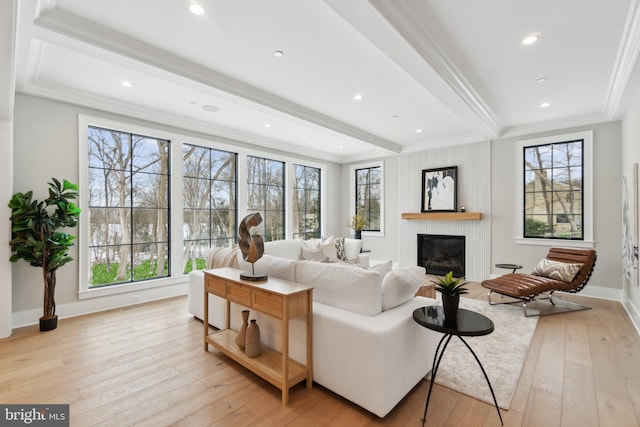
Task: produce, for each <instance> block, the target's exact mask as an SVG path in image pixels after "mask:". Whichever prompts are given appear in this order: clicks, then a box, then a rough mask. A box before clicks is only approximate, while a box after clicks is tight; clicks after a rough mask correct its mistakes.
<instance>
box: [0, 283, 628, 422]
mask: <svg viewBox="0 0 640 427" xmlns="http://www.w3.org/2000/svg"><path fill="white" fill-rule="evenodd" d="M470 290H471V292H470V294H469V296H470V297H475V298H479V299H482V300H486V292H485V290H484V288H482V287H480V286H479V284H477V283H475V282H474V283H471V284H470ZM571 297H572V298H576V300H578V297H576V296H571ZM582 299H583V300H584V301H585V302H586V303H587V305H590V306H592V307H593V309H592V310H587V311H581V312H576V313H567V314H560V315H554V316H548V317H543V318H541V319H540V321H539V323H538V327H537V329H536V332H535V334H534V336H533V340H532V343H531V346H530V348H529V353H528V354H527V358H526V360H525V364H524V367H523V371H522V374H521V376H520V381H519V382H518V385H517V387H516V391H515V394H514V398H513V401H512V404H511V408H510V410H508V411H502V415H503V418H504V420H505V425H506V426H524V425H526V426H537V425H544V426H554V425H563V426H571V425H580V426H585V427H586V426H588V425H593V424H594V421H595V422H596V423H598V424H600V425H625V426H626V425H638V420H639V419H640V416H639V414H638V411H639V408H640V403H639V402H638V399H640V370H638V369H635V367H636V366H639V365H640V337H638V335H637V333H636V332H635V329H634V328H633V325H632V324H631V323H630V322H629V319H628V317H626V313H625V311H624V309H623V308H622V306H621V304H619V303H617V302H613V301H605V300H596V299H592V298H582ZM589 361H590V362H591V364H589ZM560 365H562V367H560ZM428 386H429V382H428V381H427V380H424V381H421V382H420V383H419V384H418V385H417V386H416V387H415V388H414V389H413V390H412V391H411V392H410V393H409V394H408V395H407V396H406V397H405V398H404V399H403V400H402V401H401V402H400V403H399V404H398V405H397V406H396V408H394V409H393V410H392V411H391V412H390V413H389V414H388V415H387V416H386V417H385V418H383V419H381V418H378V417H377V416H375V415H373V414H371V413H369V412H367V411H365V410H364V409H362V408H360V407H358V406H357V405H355V404H353V403H351V402H349V401H347V400H345V399H343V398H342V397H340V396H338V395H336V394H334V393H332V392H331V391H329V390H327V389H325V388H324V387H322V386H320V385H317V384H315V385H314V387H313V389H311V390H307V389H306V388H305V385H304V383H300V384H298V385H297V386H295V387H293V388H291V400H290V403H289V405H288V406H286V407H283V406H282V405H281V402H280V397H281V396H280V391H279V390H278V389H277V388H275V387H273V386H271V385H270V384H269V383H267V382H266V381H264V380H261V379H260V378H258V377H256V376H255V375H254V374H252V373H251V372H249V371H247V370H246V369H244V368H242V367H241V366H240V365H238V364H236V363H235V362H233V361H232V360H230V359H229V358H227V357H226V356H224V355H223V354H222V353H220V352H219V351H217V350H215V349H213V348H212V349H210V351H209V352H204V351H203V350H202V323H201V322H199V321H196V320H194V319H193V317H192V316H190V315H189V314H188V313H187V308H186V298H184V297H180V298H172V299H169V300H165V301H158V302H154V303H145V304H140V305H138V306H134V307H132V308H128V309H115V310H109V311H106V312H103V313H95V314H91V315H87V316H80V317H76V318H71V319H62V320H61V321H60V324H59V327H58V329H57V330H55V331H51V332H47V333H40V332H39V331H38V330H37V326H35V327H26V328H20V329H16V330H15V331H14V334H13V335H12V336H11V337H9V338H7V339H4V340H0V401H2V402H3V403H68V404H70V405H71V414H72V420H73V421H72V425H86V424H92V425H116V424H114V423H117V425H119V426H133V425H136V426H153V427H160V426H168V425H177V426H189V427H192V426H196V427H198V426H206V425H215V426H220V425H246V424H250V425H252V426H297V425H301V424H302V425H318V426H323V425H329V426H342V425H348V426H380V425H384V426H419V425H420V424H421V417H422V413H423V410H424V403H425V400H426V394H427V390H428ZM552 391H553V392H552ZM431 399H432V400H431V403H430V405H429V413H428V415H427V425H428V426H430V427H431V426H434V427H438V426H452V425H473V426H475V425H482V426H484V427H493V426H496V427H497V426H499V425H500V423H499V420H498V417H497V414H496V411H495V408H494V407H493V406H492V405H489V404H486V403H484V402H480V401H476V400H475V399H471V398H469V397H467V396H465V395H462V394H460V393H457V392H455V391H452V390H449V389H447V388H445V387H442V386H439V385H437V384H436V385H435V386H434V390H433V394H432V396H431ZM594 399H595V400H594Z"/></svg>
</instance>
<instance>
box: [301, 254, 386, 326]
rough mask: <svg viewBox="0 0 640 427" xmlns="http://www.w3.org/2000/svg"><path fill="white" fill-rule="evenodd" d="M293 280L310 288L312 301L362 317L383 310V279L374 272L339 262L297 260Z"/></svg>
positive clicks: (373, 314)
mask: <svg viewBox="0 0 640 427" xmlns="http://www.w3.org/2000/svg"><path fill="white" fill-rule="evenodd" d="M296 281H297V282H298V283H301V284H304V285H309V286H313V300H314V301H318V302H321V303H323V304H328V305H331V306H334V307H338V308H342V309H344V310H349V311H353V312H354V313H359V314H363V315H365V316H375V315H376V314H378V313H380V312H381V311H382V295H381V292H380V284H381V282H382V279H381V277H380V274H378V273H376V272H375V271H369V270H364V269H362V268H358V267H354V266H352V265H346V264H341V263H319V262H313V261H298V262H296Z"/></svg>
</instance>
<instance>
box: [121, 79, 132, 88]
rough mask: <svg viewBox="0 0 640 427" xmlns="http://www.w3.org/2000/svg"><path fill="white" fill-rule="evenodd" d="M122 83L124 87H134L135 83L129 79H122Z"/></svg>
mask: <svg viewBox="0 0 640 427" xmlns="http://www.w3.org/2000/svg"><path fill="white" fill-rule="evenodd" d="M120 84H121V85H122V86H124V87H133V83H131V82H130V81H128V80H123V81H121V82H120Z"/></svg>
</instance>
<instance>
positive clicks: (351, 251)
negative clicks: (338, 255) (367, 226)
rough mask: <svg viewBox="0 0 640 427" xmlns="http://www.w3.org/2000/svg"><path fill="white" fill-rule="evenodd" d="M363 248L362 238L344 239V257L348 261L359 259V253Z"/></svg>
mask: <svg viewBox="0 0 640 427" xmlns="http://www.w3.org/2000/svg"><path fill="white" fill-rule="evenodd" d="M361 250H362V240H360V239H349V238H345V239H344V257H345V259H346V260H347V261H353V260H356V259H358V254H359V253H360V251H361Z"/></svg>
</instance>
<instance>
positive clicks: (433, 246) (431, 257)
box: [418, 234, 465, 277]
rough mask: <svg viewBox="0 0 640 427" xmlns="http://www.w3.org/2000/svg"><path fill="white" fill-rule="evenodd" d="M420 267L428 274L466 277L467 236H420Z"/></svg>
mask: <svg viewBox="0 0 640 427" xmlns="http://www.w3.org/2000/svg"><path fill="white" fill-rule="evenodd" d="M418 265H419V266H421V267H424V268H425V270H426V272H427V274H434V275H437V276H444V275H445V274H447V273H448V272H449V271H453V276H454V277H464V276H465V236H449V235H440V234H418Z"/></svg>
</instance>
